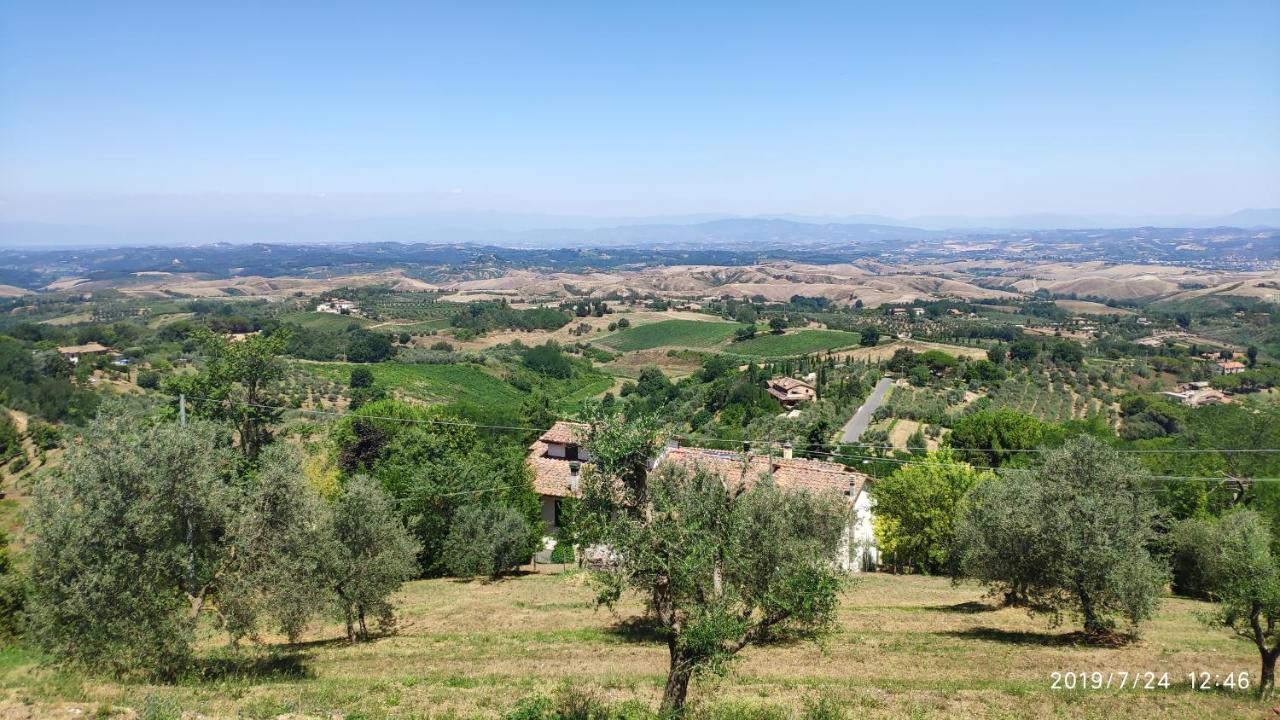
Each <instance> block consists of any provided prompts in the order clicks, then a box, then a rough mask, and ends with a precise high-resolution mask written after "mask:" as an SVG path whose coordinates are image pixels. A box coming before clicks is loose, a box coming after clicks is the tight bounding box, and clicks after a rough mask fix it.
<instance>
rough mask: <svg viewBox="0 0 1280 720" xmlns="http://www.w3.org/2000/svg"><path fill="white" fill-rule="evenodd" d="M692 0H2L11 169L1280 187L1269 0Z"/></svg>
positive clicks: (1, 156)
mask: <svg viewBox="0 0 1280 720" xmlns="http://www.w3.org/2000/svg"><path fill="white" fill-rule="evenodd" d="M691 5H694V4H692V3H670V4H664V3H582V4H570V3H554V2H538V3H509V4H506V3H499V4H493V3H481V2H474V3H471V2H469V3H448V4H444V3H440V4H432V3H425V2H406V3H394V2H370V3H357V2H346V3H327V2H307V3H290V2H252V3H237V2H216V3H183V2H172V1H171V0H170V1H167V2H154V3H152V2H118V3H117V2H111V3H105V2H92V3H90V2H84V3H65V2H58V1H57V0H39V1H36V2H15V1H13V0H0V195H3V196H6V197H8V198H10V200H12V198H29V197H39V196H55V197H63V196H73V197H81V198H83V197H101V196H108V197H111V196H117V195H141V196H148V197H152V196H183V195H202V194H208V193H220V194H229V195H235V196H256V195H270V196H293V195H304V196H308V195H317V194H323V195H325V196H328V197H332V198H333V202H334V203H338V204H341V203H344V202H348V201H349V198H350V196H374V197H378V196H395V197H400V198H409V199H408V200H405V201H404V202H406V203H409V204H411V205H414V206H415V207H420V209H423V210H440V209H445V210H502V211H510V212H526V213H556V214H582V215H619V214H624V215H648V214H664V213H693V212H730V213H744V214H753V213H781V212H793V213H824V214H852V213H883V214H888V215H894V216H900V217H903V216H912V215H920V214H934V213H961V214H1011V213H1028V212H1061V213H1118V214H1143V213H1218V212H1227V211H1231V210H1235V209H1238V208H1242V207H1275V206H1277V205H1280V41H1278V40H1277V38H1280V2H1275V0H1267V1H1264V2H1241V3H1236V2H1214V3H1208V2H1197V3H1181V2H1153V3H1129V2H1125V3H1116V2H1107V3H1089V2H1070V3H1030V2H1018V3H1007V4H1006V3H916V4H911V5H909V6H908V5H907V4H905V3H865V4H855V3H829V4H827V3H816V4H799V3H775V4H759V5H753V4H748V3H738V2H735V3H719V4H713V3H699V4H697V6H696V7H690V6H691ZM891 5H892V6H894V7H892V8H890V6H891ZM162 201H163V198H161V199H159V200H157V202H162Z"/></svg>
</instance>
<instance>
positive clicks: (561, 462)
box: [527, 440, 581, 497]
mask: <svg viewBox="0 0 1280 720" xmlns="http://www.w3.org/2000/svg"><path fill="white" fill-rule="evenodd" d="M527 462H528V464H529V468H530V469H531V470H533V489H534V491H535V492H537V493H538V494H539V495H551V496H552V497H571V496H576V495H579V494H580V493H579V492H577V491H575V490H574V489H573V488H572V487H571V486H570V473H569V463H570V462H572V461H570V460H566V459H564V458H555V457H550V456H548V455H547V444H546V443H544V442H542V441H541V440H539V441H537V442H535V443H534V444H533V445H530V446H529V459H528V460H527ZM579 467H581V466H579ZM579 472H581V471H579Z"/></svg>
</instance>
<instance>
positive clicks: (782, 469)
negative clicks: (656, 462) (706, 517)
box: [663, 448, 870, 499]
mask: <svg viewBox="0 0 1280 720" xmlns="http://www.w3.org/2000/svg"><path fill="white" fill-rule="evenodd" d="M663 462H674V463H676V464H678V465H681V466H683V467H685V468H688V469H690V470H692V469H695V468H701V469H703V470H706V471H708V472H712V473H715V474H716V475H719V476H720V477H721V478H723V479H724V480H725V481H726V482H740V481H742V480H743V479H744V478H745V480H746V482H748V483H750V482H754V481H756V480H758V479H760V478H762V477H764V476H766V475H768V474H769V473H770V469H772V474H773V481H774V482H775V483H777V484H778V487H783V488H789V489H793V490H808V491H810V492H825V491H835V492H838V493H840V494H842V495H846V496H847V497H849V498H851V499H852V498H856V497H858V493H860V492H862V491H863V489H864V488H865V487H866V484H867V481H868V480H870V478H869V477H868V476H866V475H863V474H862V473H856V472H852V471H850V470H847V469H845V467H844V466H843V465H840V464H839V463H831V462H825V461H822V460H808V459H805V458H792V459H789V460H787V459H783V458H776V457H775V458H772V459H771V458H769V457H767V456H765V455H751V456H750V461H749V463H747V465H746V467H745V468H744V467H743V462H742V455H741V454H739V453H735V452H728V451H722V450H708V449H704V448H671V449H670V450H668V451H667V454H666V457H665V458H663ZM744 470H745V475H744Z"/></svg>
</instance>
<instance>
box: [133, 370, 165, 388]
mask: <svg viewBox="0 0 1280 720" xmlns="http://www.w3.org/2000/svg"><path fill="white" fill-rule="evenodd" d="M138 387H140V388H142V389H144V390H155V389H156V388H158V387H160V373H158V372H156V371H155V370H139V371H138Z"/></svg>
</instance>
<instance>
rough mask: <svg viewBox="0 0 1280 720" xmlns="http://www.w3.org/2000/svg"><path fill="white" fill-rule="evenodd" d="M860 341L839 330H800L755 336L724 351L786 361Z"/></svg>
mask: <svg viewBox="0 0 1280 720" xmlns="http://www.w3.org/2000/svg"><path fill="white" fill-rule="evenodd" d="M861 339H862V337H861V336H860V335H858V333H852V332H845V331H843V330H801V331H799V332H794V333H787V334H786V335H757V336H756V337H755V338H753V339H751V340H744V341H742V342H738V343H734V344H732V345H730V346H729V348H728V349H727V350H726V351H725V352H727V353H729V354H731V355H747V356H750V357H789V356H793V355H805V354H807V353H811V352H819V351H821V350H834V349H836V348H842V347H849V346H850V345H857V344H858V341H859V340H861Z"/></svg>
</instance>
